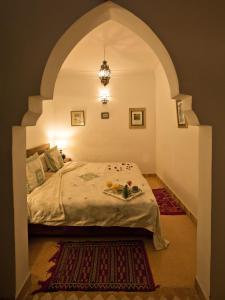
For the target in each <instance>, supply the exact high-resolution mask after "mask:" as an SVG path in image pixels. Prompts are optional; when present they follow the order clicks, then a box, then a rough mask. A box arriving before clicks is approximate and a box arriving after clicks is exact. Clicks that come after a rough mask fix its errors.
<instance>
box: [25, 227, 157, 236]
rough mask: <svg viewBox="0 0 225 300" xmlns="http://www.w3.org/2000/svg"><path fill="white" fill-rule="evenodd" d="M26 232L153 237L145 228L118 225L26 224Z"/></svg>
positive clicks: (48, 234) (42, 234) (61, 234)
mask: <svg viewBox="0 0 225 300" xmlns="http://www.w3.org/2000/svg"><path fill="white" fill-rule="evenodd" d="M28 234H29V237H34V236H68V237H133V236H136V237H147V238H152V237H153V233H152V232H151V231H149V230H147V229H145V228H136V227H132V228H131V227H120V226H112V227H103V226H49V225H43V224H28Z"/></svg>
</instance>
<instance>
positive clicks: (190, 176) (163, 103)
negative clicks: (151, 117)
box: [155, 66, 199, 218]
mask: <svg viewBox="0 0 225 300" xmlns="http://www.w3.org/2000/svg"><path fill="white" fill-rule="evenodd" d="M155 76H156V173H157V174H158V176H159V177H160V178H161V179H162V180H163V181H164V182H165V183H166V184H167V185H168V186H169V187H170V188H171V189H172V190H173V191H174V193H175V194H176V195H177V196H178V198H180V199H181V200H182V202H183V203H184V204H185V206H186V207H187V208H188V209H189V210H190V211H191V212H192V214H193V215H194V216H195V217H196V218H197V209H198V176H199V163H198V161H199V157H198V139H199V128H198V127H196V126H195V127H194V126H189V127H188V128H178V127H177V115H176V102H175V101H174V100H172V99H171V98H170V97H169V87H168V82H167V79H166V77H165V73H164V72H163V71H162V68H161V66H158V68H157V69H156V71H155Z"/></svg>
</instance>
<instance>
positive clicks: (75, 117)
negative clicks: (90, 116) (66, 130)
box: [71, 110, 85, 126]
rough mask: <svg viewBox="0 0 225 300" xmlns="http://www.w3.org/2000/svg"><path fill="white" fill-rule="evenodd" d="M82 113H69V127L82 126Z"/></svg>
mask: <svg viewBox="0 0 225 300" xmlns="http://www.w3.org/2000/svg"><path fill="white" fill-rule="evenodd" d="M84 125H85V120H84V111H83V110H79V111H71V126H84Z"/></svg>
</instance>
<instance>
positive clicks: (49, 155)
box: [45, 146, 64, 172]
mask: <svg viewBox="0 0 225 300" xmlns="http://www.w3.org/2000/svg"><path fill="white" fill-rule="evenodd" d="M45 155H46V157H45V158H46V161H47V164H48V167H49V169H50V170H51V171H53V172H56V171H58V170H59V169H60V168H62V167H63V165H64V162H63V159H62V156H61V154H60V152H59V150H58V148H57V146H55V147H53V148H51V149H49V150H47V151H45Z"/></svg>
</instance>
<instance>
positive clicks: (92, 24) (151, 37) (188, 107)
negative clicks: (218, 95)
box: [22, 1, 199, 126]
mask: <svg viewBox="0 0 225 300" xmlns="http://www.w3.org/2000/svg"><path fill="white" fill-rule="evenodd" d="M109 20H113V21H116V22H118V23H120V24H121V25H123V26H126V27H127V28H129V29H130V30H131V31H133V32H134V33H136V34H137V35H138V36H139V37H141V38H142V39H143V40H144V41H145V42H146V43H147V44H148V45H149V47H150V48H151V49H152V50H153V52H154V53H155V55H156V56H157V57H158V59H159V61H160V63H161V64H162V67H163V69H164V71H165V73H166V76H167V79H168V83H169V88H170V96H171V98H172V99H175V100H178V99H179V100H183V107H184V113H185V116H186V118H187V121H188V124H190V125H199V121H198V118H197V116H196V115H195V113H194V112H193V110H192V97H191V96H189V95H182V94H180V93H179V84H178V78H177V74H176V70H175V67H174V65H173V62H172V60H171V58H170V55H169V53H168V51H167V50H166V48H165V47H164V45H163V44H162V42H161V41H160V39H159V38H158V37H157V36H156V35H155V33H154V32H153V31H152V30H151V28H150V27H149V26H148V25H147V24H145V23H144V22H143V21H142V20H141V19H139V18H138V17H136V16H135V15H134V14H132V13H131V12H129V11H128V10H126V9H125V8H122V7H121V6H119V5H117V4H115V3H113V2H112V1H107V2H105V3H103V4H101V5H99V6H97V7H96V8H94V9H92V10H90V11H89V12H87V13H86V14H85V15H83V16H82V17H81V18H79V19H78V20H77V21H76V22H75V23H74V24H73V25H72V26H71V27H70V28H69V29H68V30H67V31H66V32H65V33H64V34H63V35H62V37H61V38H60V39H59V40H58V42H57V43H56V45H55V47H54V48H53V50H52V52H51V54H50V56H49V58H48V61H47V64H46V67H45V70H44V73H43V77H42V81H41V87H40V96H34V97H32V96H31V97H29V103H28V112H27V113H26V114H25V115H24V117H23V120H22V125H23V126H28V125H35V124H36V122H37V120H38V118H39V116H40V115H41V112H42V108H40V104H38V101H37V100H38V99H39V100H47V99H52V98H53V93H54V87H55V82H56V78H57V75H58V73H59V70H60V68H61V66H62V64H63V62H64V61H65V59H66V57H67V56H68V55H69V53H70V52H71V51H72V49H73V48H74V47H75V46H76V45H77V44H78V43H79V41H80V40H81V39H82V38H83V37H84V36H85V35H87V34H88V33H89V32H90V31H92V30H93V29H94V28H96V27H97V26H99V25H101V24H103V23H105V22H107V21H109ZM40 102H41V103H42V101H40ZM36 105H37V106H36Z"/></svg>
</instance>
